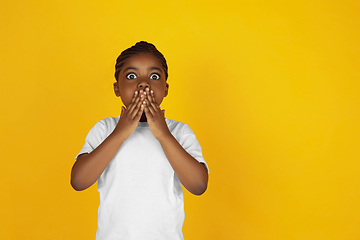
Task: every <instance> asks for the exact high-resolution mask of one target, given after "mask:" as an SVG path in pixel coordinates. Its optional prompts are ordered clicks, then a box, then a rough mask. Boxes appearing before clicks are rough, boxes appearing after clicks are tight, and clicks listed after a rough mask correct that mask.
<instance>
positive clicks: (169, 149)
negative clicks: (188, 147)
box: [158, 132, 208, 195]
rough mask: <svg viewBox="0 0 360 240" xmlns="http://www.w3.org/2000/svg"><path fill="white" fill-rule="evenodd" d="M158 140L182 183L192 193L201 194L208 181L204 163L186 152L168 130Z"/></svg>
mask: <svg viewBox="0 0 360 240" xmlns="http://www.w3.org/2000/svg"><path fill="white" fill-rule="evenodd" d="M158 141H159V142H160V144H161V147H162V148H163V150H164V153H165V155H166V157H167V159H168V160H169V162H170V164H171V166H172V168H173V169H174V171H175V173H176V175H177V177H178V178H179V180H180V182H181V183H182V185H183V186H184V187H185V188H186V189H187V190H188V191H189V192H191V193H192V194H195V195H201V194H203V193H204V192H205V191H206V189H207V183H208V172H207V169H206V167H205V165H204V164H203V163H200V162H198V161H197V160H196V159H195V158H193V157H192V156H191V155H190V154H189V153H187V152H186V151H185V149H184V148H183V147H182V146H181V145H180V144H179V142H178V141H177V140H176V139H175V138H174V136H173V135H172V134H171V133H170V132H169V134H164V135H163V136H161V137H159V138H158Z"/></svg>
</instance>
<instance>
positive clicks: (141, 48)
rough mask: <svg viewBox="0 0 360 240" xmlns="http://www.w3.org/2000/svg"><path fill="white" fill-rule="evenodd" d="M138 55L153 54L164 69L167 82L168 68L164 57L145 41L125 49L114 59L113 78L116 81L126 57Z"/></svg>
mask: <svg viewBox="0 0 360 240" xmlns="http://www.w3.org/2000/svg"><path fill="white" fill-rule="evenodd" d="M139 53H151V54H154V56H155V57H157V58H158V59H159V60H160V62H161V64H162V67H163V69H164V72H165V80H167V78H168V66H167V64H166V59H165V58H164V55H162V53H161V52H159V50H157V49H156V47H155V46H154V45H153V44H151V43H148V42H145V41H141V42H138V43H136V44H135V45H134V46H132V47H130V48H128V49H125V50H124V51H123V52H122V53H121V54H120V55H119V57H118V58H117V59H116V64H115V78H116V81H118V77H119V72H120V69H121V67H122V66H123V65H124V62H125V60H126V59H127V58H128V57H131V56H134V55H136V54H139Z"/></svg>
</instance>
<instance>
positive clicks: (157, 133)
mask: <svg viewBox="0 0 360 240" xmlns="http://www.w3.org/2000/svg"><path fill="white" fill-rule="evenodd" d="M144 94H145V97H144V100H143V101H142V103H143V105H144V112H145V115H146V118H147V122H148V124H149V128H150V130H151V132H152V134H153V135H154V137H155V138H156V139H157V140H160V138H162V137H166V136H169V134H170V135H171V133H170V131H169V128H168V126H167V125H166V122H165V115H164V114H165V110H161V109H160V106H158V104H157V103H156V100H155V96H154V91H153V90H150V89H149V88H146V90H145V93H144Z"/></svg>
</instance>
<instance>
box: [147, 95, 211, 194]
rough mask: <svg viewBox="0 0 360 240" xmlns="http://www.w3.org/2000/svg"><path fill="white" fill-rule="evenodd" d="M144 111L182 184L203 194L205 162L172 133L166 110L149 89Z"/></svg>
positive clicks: (206, 176)
mask: <svg viewBox="0 0 360 240" xmlns="http://www.w3.org/2000/svg"><path fill="white" fill-rule="evenodd" d="M147 92H148V93H150V94H147V95H146V97H145V102H146V103H145V107H144V112H145V114H146V118H147V121H148V123H149V127H150V130H151V132H152V134H153V135H154V137H155V138H156V139H157V140H158V141H159V142H160V144H161V147H162V148H163V150H164V153H165V155H166V157H167V159H168V160H169V162H170V164H171V166H172V168H173V169H174V171H175V173H176V175H177V177H178V178H179V180H180V182H181V183H182V185H183V186H184V187H185V188H186V189H187V190H188V191H189V192H191V193H193V194H195V195H201V194H203V193H204V192H205V191H206V189H207V183H208V172H207V169H206V167H205V165H204V164H202V163H199V162H198V161H197V160H196V159H195V158H193V157H192V156H191V155H190V154H188V153H187V152H186V150H185V149H184V148H183V147H182V146H181V145H180V144H179V142H178V141H177V140H176V139H175V138H174V136H173V135H172V134H171V132H170V130H169V128H168V127H167V125H166V122H165V117H164V112H165V111H164V110H161V109H160V108H159V107H158V106H157V104H156V102H155V97H154V93H153V91H150V90H149V89H147Z"/></svg>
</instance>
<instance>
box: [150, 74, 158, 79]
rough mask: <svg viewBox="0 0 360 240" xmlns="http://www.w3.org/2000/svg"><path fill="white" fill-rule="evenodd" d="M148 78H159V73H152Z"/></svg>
mask: <svg viewBox="0 0 360 240" xmlns="http://www.w3.org/2000/svg"><path fill="white" fill-rule="evenodd" d="M150 79H152V80H159V79H160V75H159V74H157V73H153V74H151V76H150Z"/></svg>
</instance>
